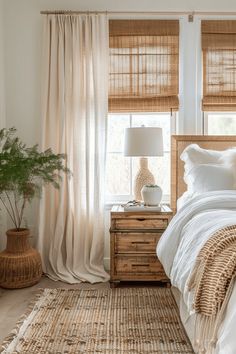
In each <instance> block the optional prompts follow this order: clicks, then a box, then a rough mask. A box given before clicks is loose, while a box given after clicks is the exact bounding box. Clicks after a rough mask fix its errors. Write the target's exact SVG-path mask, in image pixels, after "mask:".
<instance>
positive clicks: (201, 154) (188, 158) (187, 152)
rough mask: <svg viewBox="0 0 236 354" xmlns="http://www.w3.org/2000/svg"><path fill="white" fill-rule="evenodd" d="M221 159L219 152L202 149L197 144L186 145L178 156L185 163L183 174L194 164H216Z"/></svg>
mask: <svg viewBox="0 0 236 354" xmlns="http://www.w3.org/2000/svg"><path fill="white" fill-rule="evenodd" d="M221 157H222V152H221V151H216V150H207V149H202V148H201V147H200V146H198V145H197V144H191V145H188V146H187V147H186V148H185V149H184V151H183V152H182V154H181V155H180V159H181V160H182V161H184V163H185V165H184V169H185V172H189V171H190V170H191V168H192V167H193V166H195V165H196V164H208V163H212V164H217V163H218V162H219V160H220V158H221Z"/></svg>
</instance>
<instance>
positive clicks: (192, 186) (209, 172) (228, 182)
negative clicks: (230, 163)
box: [186, 164, 235, 195]
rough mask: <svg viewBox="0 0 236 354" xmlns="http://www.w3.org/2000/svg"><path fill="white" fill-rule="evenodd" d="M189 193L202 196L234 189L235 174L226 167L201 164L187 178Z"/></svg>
mask: <svg viewBox="0 0 236 354" xmlns="http://www.w3.org/2000/svg"><path fill="white" fill-rule="evenodd" d="M186 180H187V186H188V192H189V193H193V194H195V195H196V194H202V193H205V192H209V191H218V190H228V189H230V190H232V189H234V186H235V183H234V174H233V171H232V169H231V168H229V167H227V166H224V165H213V164H199V165H196V166H194V167H193V168H192V169H191V171H190V172H189V173H188V174H187V176H186Z"/></svg>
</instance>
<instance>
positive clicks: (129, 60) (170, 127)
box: [106, 20, 179, 202]
mask: <svg viewBox="0 0 236 354" xmlns="http://www.w3.org/2000/svg"><path fill="white" fill-rule="evenodd" d="M178 94H179V21H178V20H110V21H109V102H108V109H109V116H108V145H107V171H106V180H107V183H106V186H107V187H106V191H107V201H111V202H114V201H117V202H118V201H127V200H130V199H133V183H134V178H135V175H136V173H137V171H138V168H139V158H128V157H124V156H123V148H124V147H123V146H124V133H125V128H129V127H140V126H142V125H144V126H146V127H160V128H162V131H163V142H164V156H163V157H156V158H149V159H148V161H149V169H150V170H151V171H152V173H153V175H154V176H155V178H156V183H157V184H159V185H160V186H161V187H162V189H163V192H164V196H163V200H165V201H166V200H168V201H169V195H170V136H171V132H174V131H175V118H174V117H175V116H174V115H172V116H171V114H170V112H177V111H178V109H179V98H178ZM130 112H132V113H130ZM147 112H148V113H147ZM162 112H166V113H162Z"/></svg>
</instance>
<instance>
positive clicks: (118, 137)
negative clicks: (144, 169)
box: [106, 113, 176, 202]
mask: <svg viewBox="0 0 236 354" xmlns="http://www.w3.org/2000/svg"><path fill="white" fill-rule="evenodd" d="M175 122H176V119H175V116H174V115H173V116H172V117H171V115H170V113H139V114H138V113H135V114H115V113H113V114H109V116H108V142H107V171H106V194H107V196H106V199H107V201H108V202H109V201H110V202H112V201H113V202H114V201H117V202H118V201H127V200H131V199H133V183H134V178H135V175H136V173H137V171H138V167H139V158H130V157H125V156H124V155H123V146H124V132H125V128H128V127H140V126H141V125H143V124H144V125H145V126H147V127H148V126H151V127H161V128H162V130H163V143H164V156H163V157H150V158H149V159H148V161H149V168H150V170H151V172H152V173H153V175H154V177H155V179H156V183H157V184H158V185H160V186H161V188H162V189H163V199H162V201H165V202H169V200H170V137H171V134H172V133H175Z"/></svg>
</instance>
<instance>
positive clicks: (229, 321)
mask: <svg viewBox="0 0 236 354" xmlns="http://www.w3.org/2000/svg"><path fill="white" fill-rule="evenodd" d="M234 224H236V191H230V190H228V191H214V192H207V193H204V194H202V195H201V196H197V197H194V198H193V199H192V200H190V201H188V202H187V203H186V204H184V206H183V207H182V208H181V209H180V210H179V211H178V212H177V214H176V215H175V216H174V218H173V219H172V220H171V222H170V224H169V226H168V228H167V230H166V231H165V233H164V234H163V235H162V237H161V239H160V241H159V243H158V247H157V255H158V258H159V259H160V261H161V263H162V264H163V266H164V269H165V272H166V274H167V275H168V277H169V278H170V280H171V283H172V285H173V286H175V287H177V288H178V289H179V290H180V291H181V293H182V295H183V299H184V302H185V304H186V306H187V308H188V312H189V316H193V310H192V302H193V294H192V293H189V291H188V289H187V280H188V277H189V276H190V274H191V271H192V268H193V266H194V263H195V260H196V257H197V255H198V253H199V251H200V249H201V247H202V246H203V245H204V243H205V242H206V241H207V240H208V239H209V237H210V236H211V235H212V234H214V233H215V231H217V230H218V229H220V228H223V227H225V226H229V225H234ZM215 354H236V286H234V290H233V293H232V295H231V299H230V301H229V304H228V307H227V311H226V315H225V319H224V321H223V323H222V325H221V328H220V330H219V333H218V342H217V346H216V350H215Z"/></svg>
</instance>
